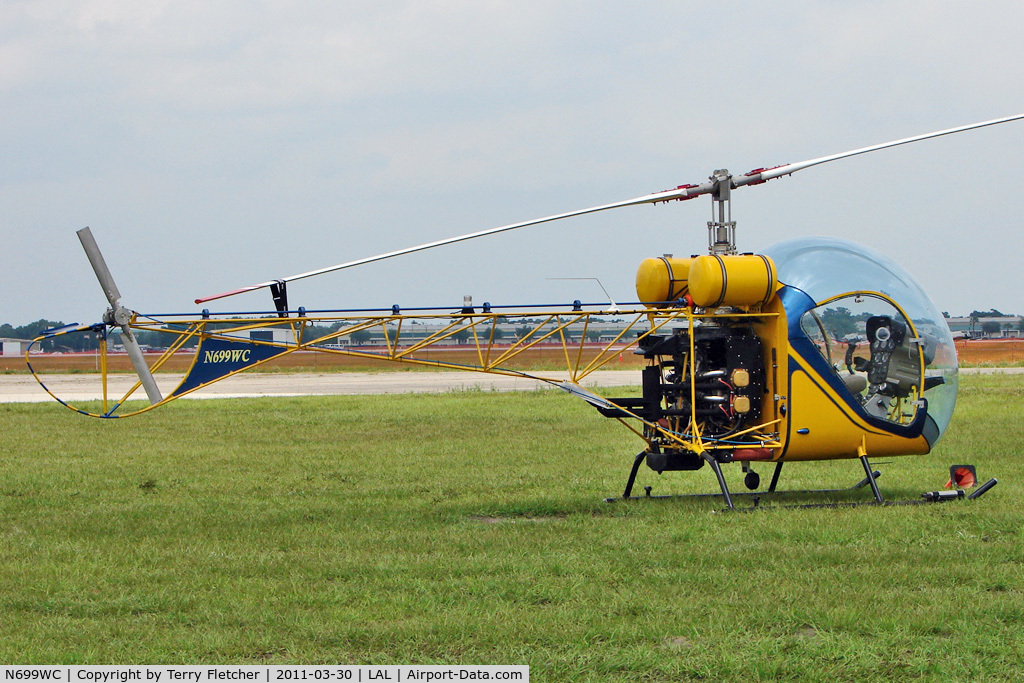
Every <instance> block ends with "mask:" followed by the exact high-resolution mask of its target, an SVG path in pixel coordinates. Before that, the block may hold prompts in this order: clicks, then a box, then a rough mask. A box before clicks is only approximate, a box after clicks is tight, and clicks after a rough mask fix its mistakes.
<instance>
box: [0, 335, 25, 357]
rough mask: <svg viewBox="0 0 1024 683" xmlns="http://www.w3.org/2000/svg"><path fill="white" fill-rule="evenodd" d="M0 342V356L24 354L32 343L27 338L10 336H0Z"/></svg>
mask: <svg viewBox="0 0 1024 683" xmlns="http://www.w3.org/2000/svg"><path fill="white" fill-rule="evenodd" d="M0 342H2V344H0V356H24V355H25V352H26V351H28V347H29V344H31V343H32V341H31V340H29V339H10V338H0Z"/></svg>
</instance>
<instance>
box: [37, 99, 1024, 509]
mask: <svg viewBox="0 0 1024 683" xmlns="http://www.w3.org/2000/svg"><path fill="white" fill-rule="evenodd" d="M1022 118H1024V115H1018V116H1011V117H1005V118H1000V119H995V120H991V121H984V122H981V123H975V124H970V125H966V126H960V127H957V128H950V129H946V130H941V131H936V132H933V133H928V134H924V135H918V136H914V137H910V138H903V139H900V140H894V141H891V142H886V143H882V144H878V145H872V146H870V147H864V148H860V149H856V150H852V151H848V152H842V153H840V154H834V155H831V156H826V157H820V158H816V159H810V160H808V161H803V162H799V163H795V164H785V165H782V166H776V167H773V168H759V169H755V170H753V171H750V172H748V173H745V174H742V175H733V174H731V173H729V172H728V171H726V170H716V171H715V172H714V173H713V174H712V175H711V176H710V177H709V178H708V180H707V181H705V182H702V183H697V184H688V185H680V186H678V187H676V188H674V189H671V190H666V191H663V192H656V193H653V194H647V195H643V196H640V197H636V198H633V199H628V200H625V201H620V202H615V203H611V204H604V205H601V206H595V207H590V208H586V209H582V210H578V211H570V212H567V213H562V214H557V215H553V216H547V217H544V218H539V219H535V220H530V221H524V222H520V223H513V224H510V225H504V226H500V227H497V228H491V229H488V230H482V231H479V232H475V233H470V234H466V235H460V236H458V237H453V238H449V239H444V240H439V241H435V242H430V243H427V244H421V245H417V246H414V247H410V248H406V249H401V250H397V251H392V252H388V253H386V254H380V255H377V256H371V257H368V258H363V259H358V260H355V261H349V262H346V263H342V264H338V265H334V266H329V267H326V268H321V269H319V270H314V271H310V272H306V273H301V274H298V275H294V276H291V277H287V278H281V279H276V280H270V281H267V282H262V283H259V284H256V285H252V286H249V287H243V288H241V289H236V290H232V291H229V292H225V293H222V294H217V295H214V296H209V297H203V298H199V299H196V301H195V303H196V304H206V303H208V302H210V301H214V300H218V299H222V298H225V297H229V296H232V295H235V294H240V293H243V292H250V291H254V290H259V289H268V290H270V293H271V295H272V299H273V302H274V310H272V311H265V312H245V313H211V312H210V311H209V310H208V309H203V311H202V312H201V313H200V314H198V315H196V314H170V315H163V314H161V315H149V314H143V313H139V312H136V311H133V310H130V309H128V308H127V307H125V306H124V304H123V303H122V300H121V299H122V297H121V294H120V292H119V290H118V288H117V285H116V284H115V283H114V279H113V277H112V276H111V274H110V271H109V269H108V268H107V266H106V264H105V263H104V260H103V256H102V255H101V253H100V250H99V247H98V246H97V244H96V241H95V240H94V238H93V236H92V233H91V231H90V230H89V228H84V229H82V230H80V231H79V232H78V235H79V238H80V240H81V242H82V245H83V247H84V249H85V251H86V254H87V255H88V257H89V259H90V262H91V263H92V266H93V269H94V271H95V273H96V275H97V277H98V279H99V281H100V284H101V286H102V288H103V291H104V293H105V295H106V297H107V300H108V302H109V304H110V308H109V309H108V310H107V312H106V314H105V315H104V317H103V320H102V322H99V323H97V324H95V325H77V324H75V325H69V326H65V327H61V328H58V329H53V330H47V331H46V332H44V333H43V334H42V335H41V336H40V337H39V338H37V339H36V340H35V341H34V343H35V344H38V343H41V342H42V341H44V340H47V339H52V338H54V337H59V336H63V335H67V334H76V333H86V332H93V333H97V334H98V335H99V336H100V337H101V338H102V340H103V341H102V343H101V357H102V363H101V373H100V380H101V382H102V385H103V391H102V394H103V399H102V402H101V403H100V406H99V407H95V408H92V407H89V408H83V407H79V406H75V405H71V404H70V403H69V402H68V401H65V400H62V399H61V398H60V397H58V396H57V395H56V393H55V392H53V391H51V389H50V388H48V387H47V386H46V384H45V383H44V382H43V379H42V377H41V376H40V375H39V374H37V373H36V371H35V370H34V369H33V368H32V358H33V357H32V356H31V355H30V354H31V351H32V348H30V349H29V352H28V353H26V360H27V361H28V362H29V369H30V370H32V372H33V374H34V375H35V376H36V379H37V380H39V381H40V384H41V385H43V388H44V389H46V390H47V391H48V392H50V393H51V395H53V396H54V398H56V399H57V400H58V401H60V402H61V403H63V404H64V405H66V406H67V407H69V408H71V409H73V410H77V411H78V412H80V413H82V414H85V415H89V416H92V417H100V418H118V417H128V416H130V415H137V414H140V413H144V412H146V411H148V410H152V409H153V408H155V407H157V406H161V405H163V404H165V403H167V402H169V401H172V400H174V399H176V398H180V397H182V396H185V395H188V394H191V393H192V392H195V391H198V390H200V389H202V388H203V387H205V386H207V385H209V384H211V383H213V382H216V381H218V380H221V379H224V378H226V377H230V376H232V375H235V374H237V373H240V372H243V371H245V370H249V369H252V368H256V367H259V366H261V365H263V364H265V363H268V362H271V361H274V360H276V359H280V358H282V357H283V356H285V355H287V354H290V353H295V352H297V351H317V352H320V353H326V354H338V355H345V356H357V357H364V358H374V359H384V360H388V361H395V362H402V363H413V364H420V365H428V366H435V367H443V368H451V369H459V370H475V371H479V372H485V373H494V374H504V375H515V376H523V377H530V378H534V379H540V380H543V381H545V382H548V383H550V384H552V385H554V386H557V387H559V388H561V389H563V390H565V391H567V392H569V393H571V394H573V395H576V396H579V397H581V398H582V399H584V400H586V401H588V402H589V403H591V404H592V405H594V406H595V407H596V408H597V410H598V411H600V413H601V414H603V415H605V416H607V417H610V418H615V419H618V420H620V421H621V422H622V423H623V424H624V425H626V426H627V427H628V428H629V429H630V430H632V431H633V432H634V433H635V434H636V435H637V436H638V437H640V438H641V439H642V440H643V442H644V444H645V445H644V448H643V450H642V451H641V452H640V453H639V454H638V455H637V456H636V457H635V459H634V461H633V466H632V469H631V470H630V473H629V477H628V480H627V483H626V488H625V491H624V494H623V497H624V498H629V497H630V496H631V492H632V488H633V484H634V481H635V478H636V475H637V472H638V469H639V467H640V465H641V464H643V463H644V462H646V464H647V465H648V466H649V467H650V468H651V469H653V470H655V471H657V472H659V473H661V472H665V471H680V470H697V469H700V468H702V467H703V466H705V465H708V466H709V467H710V469H711V470H712V471H713V472H714V474H715V476H716V479H717V481H718V484H719V488H720V491H721V493H720V495H721V496H722V498H723V499H724V501H725V503H726V505H727V506H728V507H730V508H732V507H734V501H733V497H734V496H735V495H738V494H733V493H731V492H730V490H729V487H728V486H727V484H726V480H725V477H724V476H723V472H722V465H725V464H727V463H731V462H739V463H741V466H742V468H743V470H744V472H745V473H746V476H745V477H744V482H745V485H746V486H747V488H749V489H757V488H758V487H759V486H760V477H759V476H758V475H757V474H756V473H755V472H754V470H753V469H752V464H753V463H758V462H763V463H774V465H775V469H774V473H773V476H772V479H771V483H770V485H769V486H768V488H767V490H766V491H763V492H760V494H758V495H763V494H765V493H774V492H775V491H776V486H777V483H778V479H779V475H780V472H781V469H782V466H783V464H784V463H786V462H797V461H810V460H823V459H840V458H848V459H859V460H860V462H861V464H862V466H863V468H864V471H865V475H866V476H865V478H864V480H862V481H861V482H860V483H859V484H857V485H856V486H857V487H860V486H870V488H871V491H872V494H873V497H874V501H875V502H877V503H883V502H885V501H884V499H883V497H882V495H881V493H880V491H879V488H878V485H877V482H876V478H877V477H878V472H876V471H873V470H872V468H871V465H870V463H869V460H868V458H869V456H870V457H877V456H895V455H910V454H922V453H928V452H929V451H930V450H931V449H932V448H933V447H934V446H935V444H936V443H937V442H938V440H939V439H940V438H941V437H942V435H943V433H944V432H945V430H946V428H947V427H948V425H949V422H950V419H951V417H952V415H953V409H954V406H955V403H956V394H957V358H956V351H955V348H954V345H953V339H952V336H951V334H950V331H949V329H948V327H947V326H946V324H945V322H944V319H943V316H942V315H941V313H940V312H939V311H938V310H937V309H936V307H935V305H934V304H933V303H932V302H931V301H930V300H929V298H928V296H927V295H926V294H925V292H924V291H923V290H922V289H921V288H920V286H918V284H917V283H916V282H915V281H914V279H913V278H912V277H911V276H910V275H909V274H908V273H907V272H906V271H905V270H904V269H903V268H901V267H900V266H899V265H897V264H896V263H895V262H893V261H892V260H890V259H889V258H888V257H886V256H884V255H882V254H879V253H876V252H873V251H871V250H869V249H867V248H865V247H862V246H860V245H857V244H855V243H853V242H849V241H845V240H839V239H826V238H816V237H811V238H804V239H794V240H789V241H786V242H782V243H779V244H776V245H774V246H772V247H770V248H768V249H766V250H765V251H764V253H761V254H753V253H739V250H738V249H737V246H736V239H735V228H736V223H735V222H734V221H733V220H732V216H731V204H730V202H731V193H732V191H733V190H736V189H738V188H740V187H745V186H751V185H759V184H762V183H765V182H767V181H769V180H773V179H776V178H780V177H782V176H788V175H792V174H793V173H796V172H797V171H800V170H803V169H806V168H809V167H812V166H816V165H819V164H823V163H827V162H830V161H836V160H839V159H843V158H846V157H851V156H855V155H859V154H865V153H867V152H873V151H877V150H881V149H885V148H889V147H895V146H898V145H903V144H908V143H912V142H917V141H921V140H926V139H929V138H935V137H940V136H944V135H949V134H953V133H960V132H964V131H968V130H972V129H976V128H982V127H985V126H992V125H996V124H1001V123H1006V122H1009V121H1015V120H1019V119H1022ZM701 195H710V197H711V200H712V216H713V220H711V221H709V222H708V224H707V228H708V253H706V254H703V255H694V256H690V257H687V258H678V257H673V256H670V255H664V256H661V257H656V258H649V259H647V260H645V261H644V262H643V263H642V264H641V265H640V267H639V270H638V272H637V301H635V302H633V303H631V304H619V305H618V307H617V315H618V316H620V317H623V318H625V319H626V320H627V324H626V325H624V326H622V327H621V328H620V330H619V331H618V332H617V333H616V335H615V336H614V338H612V339H610V340H605V341H603V342H600V343H598V344H596V345H595V344H593V343H588V341H587V340H588V334H587V331H588V329H589V328H590V327H591V325H594V324H595V319H596V318H597V316H600V315H601V314H603V313H605V310H606V308H607V305H606V304H583V303H581V302H580V301H578V300H577V301H574V302H572V303H571V304H566V305H563V306H553V305H531V306H492V305H490V304H489V303H484V304H483V305H482V306H480V307H475V306H473V305H472V304H471V303H470V302H466V303H465V305H464V306H463V307H461V308H460V309H458V310H456V311H455V312H452V310H451V308H450V307H448V308H444V309H437V308H414V309H403V308H401V307H399V306H397V305H396V306H393V307H392V308H390V309H374V310H368V309H362V310H338V311H307V310H305V309H304V308H298V309H297V310H292V309H290V308H289V305H288V294H287V284H288V283H289V282H292V281H295V280H300V279H304V278H308V277H313V276H316V275H321V274H323V273H327V272H331V271H336V270H340V269H344V268H352V267H355V266H359V265H362V264H366V263H371V262H374V261H380V260H383V259H388V258H394V257H398V256H402V255H404V254H409V253H413V252H416V251H422V250H425V249H431V248H436V247H440V246H444V245H447V244H453V243H456V242H461V241H465V240H470V239H475V238H479V237H483V236H486V235H491V234H496V233H499V232H505V231H510V230H516V229H519V228H524V227H527V226H532V225H538V224H541V223H547V222H551V221H556V220H561V219H565V218H570V217H574V216H581V215H584V214H589V213H595V212H599V211H605V210H609V209H615V208H622V207H627V206H636V205H640V204H656V203H661V202H670V201H685V200H689V199H693V198H695V197H698V196H701ZM517 321H518V322H520V323H522V327H521V328H520V329H521V330H522V332H521V334H520V335H519V337H518V338H517V339H515V340H513V341H511V342H508V341H506V340H504V339H503V338H502V336H501V335H500V334H498V330H499V324H508V323H509V322H513V323H515V322H517ZM425 322H431V323H434V325H433V326H432V327H430V328H429V329H430V331H429V332H428V333H423V331H422V330H423V329H424V327H425V326H423V325H418V324H417V323H425ZM325 328H328V329H329V331H328V332H326V333H324V332H323V330H324V329H325ZM110 330H116V331H118V332H119V336H120V341H121V343H122V344H123V346H124V348H125V350H126V351H127V353H128V356H129V358H130V359H131V362H132V365H133V367H134V369H135V372H136V374H137V375H138V381H137V382H134V384H133V385H132V386H131V387H130V388H128V389H127V390H126V391H124V392H116V396H115V397H113V398H111V397H109V396H108V393H109V392H108V375H109V374H110V373H109V372H108V368H109V366H108V362H107V345H106V339H107V333H108V331H110ZM142 331H146V332H158V333H160V334H162V335H167V338H168V340H169V341H168V343H167V344H166V345H164V350H163V351H162V352H161V353H160V354H158V355H157V356H156V357H155V358H151V359H150V360H147V358H146V356H145V355H144V354H143V352H142V349H141V348H140V346H139V343H138V342H137V340H136V335H137V333H138V332H142ZM371 331H372V332H374V333H376V334H377V335H378V336H379V337H381V338H382V339H383V340H384V343H383V348H373V349H364V348H360V347H358V346H351V345H345V344H343V343H342V341H344V340H346V339H351V338H352V335H354V334H357V333H360V332H364V333H365V332H371ZM456 335H460V336H461V338H462V339H465V340H466V341H468V342H469V344H470V348H471V349H472V351H473V354H472V356H473V357H474V360H473V361H472V362H468V363H467V362H458V363H455V362H450V361H446V360H444V359H443V358H442V359H439V358H438V357H437V355H436V354H435V355H431V354H430V353H429V350H431V349H433V348H435V347H437V346H438V345H442V344H445V343H447V342H450V341H451V339H452V338H454V337H455V336H456ZM541 344H545V345H552V344H553V345H557V346H558V347H560V348H561V350H562V353H561V354H560V355H561V357H563V358H564V361H565V370H564V372H560V373H546V372H528V371H524V370H520V369H516V367H515V361H516V360H517V359H518V358H520V357H521V356H523V354H526V353H527V352H529V351H530V350H531V349H533V348H534V347H537V346H538V345H541ZM624 350H632V351H633V352H634V353H636V354H638V355H640V356H642V357H643V359H644V367H643V369H642V371H641V395H640V396H639V397H630V398H606V397H603V396H601V395H599V394H597V393H596V392H595V391H593V390H591V389H587V388H584V387H583V386H582V385H583V383H584V382H585V381H586V379H587V377H588V376H589V375H591V374H592V373H593V372H595V371H596V370H598V369H601V368H603V367H606V366H607V365H608V364H609V363H610V362H612V361H613V360H614V359H616V358H618V357H619V356H620V355H621V354H622V353H623V351H624ZM186 352H189V353H191V360H190V363H189V365H188V368H187V370H186V371H185V372H184V374H183V375H182V376H181V378H180V379H175V381H174V383H173V386H171V387H169V389H164V388H162V387H161V386H160V384H159V383H158V382H157V379H156V376H157V375H155V373H158V372H160V371H162V370H165V369H166V367H169V365H170V361H171V359H172V358H175V357H176V356H179V355H181V354H183V353H186ZM160 376H161V377H162V376H163V375H160ZM140 389H141V390H142V391H144V393H145V394H146V397H147V398H148V405H146V404H141V405H140V402H139V401H136V400H133V398H134V395H135V394H136V393H137V392H138V391H139V390H140ZM993 481H994V480H993ZM990 485H991V482H990V484H989V486H990ZM979 492H980V490H979ZM713 495H719V494H713ZM746 495H753V494H746ZM975 495H977V494H975Z"/></svg>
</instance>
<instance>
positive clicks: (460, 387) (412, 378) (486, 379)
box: [0, 367, 1024, 403]
mask: <svg viewBox="0 0 1024 683" xmlns="http://www.w3.org/2000/svg"><path fill="white" fill-rule="evenodd" d="M960 372H961V373H963V374H996V373H1001V374H1024V367H1021V368H961V370H960ZM538 374H543V375H545V376H547V377H552V378H556V379H560V380H565V379H568V378H569V376H568V373H565V372H544V373H538ZM43 381H44V382H46V385H47V386H48V387H49V388H50V389H51V390H52V391H53V392H54V393H55V394H57V395H58V396H60V397H61V398H62V399H64V400H66V401H70V402H75V401H89V400H98V399H101V398H102V387H101V385H100V376H99V375H98V374H77V375H59V374H54V375H43ZM135 381H136V378H135V375H128V374H124V375H111V377H110V384H109V388H108V395H109V396H111V397H114V396H118V397H119V396H121V395H122V394H123V393H124V392H125V391H127V390H128V388H129V387H131V385H132V384H133V383H134V382H135ZM175 382H176V380H173V379H169V378H162V377H160V376H159V375H158V376H157V383H158V384H160V390H161V391H162V392H163V393H164V394H165V395H166V394H167V393H169V392H170V391H171V390H172V389H173V388H174V385H175ZM639 383H640V373H639V372H638V371H636V370H598V371H597V372H594V373H593V374H591V375H588V376H587V377H586V379H584V380H583V382H582V385H583V386H584V387H613V386H631V385H637V384H639ZM550 386H551V385H549V384H545V383H543V382H538V381H536V380H532V379H527V378H524V377H506V376H503V375H488V374H484V373H479V372H457V371H450V372H449V371H445V372H420V371H417V372H322V373H287V372H275V373H267V372H264V373H259V372H244V373H242V374H240V375H235V376H234V377H229V378H227V379H224V380H221V381H219V382H216V383H215V384H212V385H210V386H208V387H206V388H204V389H200V390H199V391H197V392H195V393H192V394H189V395H188V396H187V397H186V398H197V399H202V398H244V397H250V398H251V397H257V396H333V395H345V394H405V393H430V392H444V391H465V390H476V389H479V390H482V391H531V390H534V389H538V388H544V387H550ZM138 396H139V397H142V398H144V397H145V394H144V393H142V392H141V390H140V391H139V394H138ZM52 400H53V399H52V398H50V396H49V394H47V393H46V392H45V391H43V389H42V388H41V387H40V386H39V384H38V383H37V382H36V381H35V380H34V379H33V378H32V376H31V375H27V374H25V375H0V403H34V402H42V401H52Z"/></svg>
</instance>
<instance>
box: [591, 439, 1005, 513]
mask: <svg viewBox="0 0 1024 683" xmlns="http://www.w3.org/2000/svg"><path fill="white" fill-rule="evenodd" d="M646 455H647V453H646V451H644V452H640V453H638V454H637V456H636V458H634V460H633V467H632V468H631V469H630V472H629V479H628V480H627V481H626V489H625V491H623V494H622V496H621V497H615V498H605V499H604V500H605V502H606V503H614V502H616V501H630V500H644V499H652V500H655V499H657V500H667V499H687V498H694V499H701V498H718V497H721V498H722V499H724V500H725V503H726V507H725V509H724V510H722V512H730V511H734V512H751V511H754V510H760V509H767V510H773V509H783V510H785V509H813V508H851V507H859V506H862V505H871V506H897V505H924V504H927V503H938V502H942V501H947V500H956V499H959V498H967V499H968V500H977V499H978V498H980V497H981V496H982V495H984V494H985V493H986V492H987V491H989V490H990V489H991V488H992V487H993V486H995V485H996V484H997V483H998V480H997V479H995V478H993V479H990V480H989V481H987V482H986V483H985V484H983V485H982V486H981V487H979V488H978V490H977V491H975V492H974V493H972V494H970V495H965V492H964V491H955V492H953V491H951V492H945V491H944V492H942V493H939V492H932V493H924V494H922V496H921V498H920V499H911V500H885V499H884V498H883V497H882V494H881V493H880V492H879V490H878V483H877V480H878V478H879V477H881V476H882V473H881V472H880V471H878V470H872V469H871V465H870V463H869V462H868V459H867V456H863V455H862V456H859V458H858V459H859V460H860V461H861V464H862V465H863V466H864V472H865V474H866V476H865V477H864V478H863V479H861V480H860V481H858V482H857V483H856V484H854V485H853V486H850V487H847V488H839V489H795V490H791V491H776V490H775V489H776V486H777V485H778V483H779V474H780V473H781V472H782V465H783V464H784V463H783V462H782V461H779V462H777V463H776V464H775V471H774V472H773V473H772V480H771V483H770V484H769V485H768V489H767V490H765V491H741V492H738V493H732V492H730V491H729V489H728V487H727V486H726V483H725V477H724V476H722V471H721V467H720V466H718V467H716V465H718V464H719V463H718V462H717V461H715V460H713V459H708V462H709V463H711V465H712V468H713V469H714V471H715V475H716V478H717V479H718V483H719V486H720V487H721V489H722V491H721V493H689V494H671V495H665V496H652V495H651V488H652V487H650V486H645V487H644V495H642V496H632V495H630V494H631V493H632V491H633V484H634V483H635V481H636V475H637V471H638V470H639V469H640V463H642V462H643V460H644V458H645V457H646ZM865 486H870V487H871V493H872V496H873V498H874V500H869V501H850V502H843V503H802V504H794V505H771V506H764V507H763V508H762V507H761V505H760V502H761V498H762V497H763V496H772V495H804V494H821V493H847V492H850V491H856V490H857V489H861V488H864V487H865ZM954 493H956V494H958V495H952V494H954ZM736 497H747V498H751V499H753V501H754V504H753V505H752V506H750V507H744V508H737V507H736V505H735V504H734V503H733V500H732V499H733V498H736ZM716 512H717V511H716Z"/></svg>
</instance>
